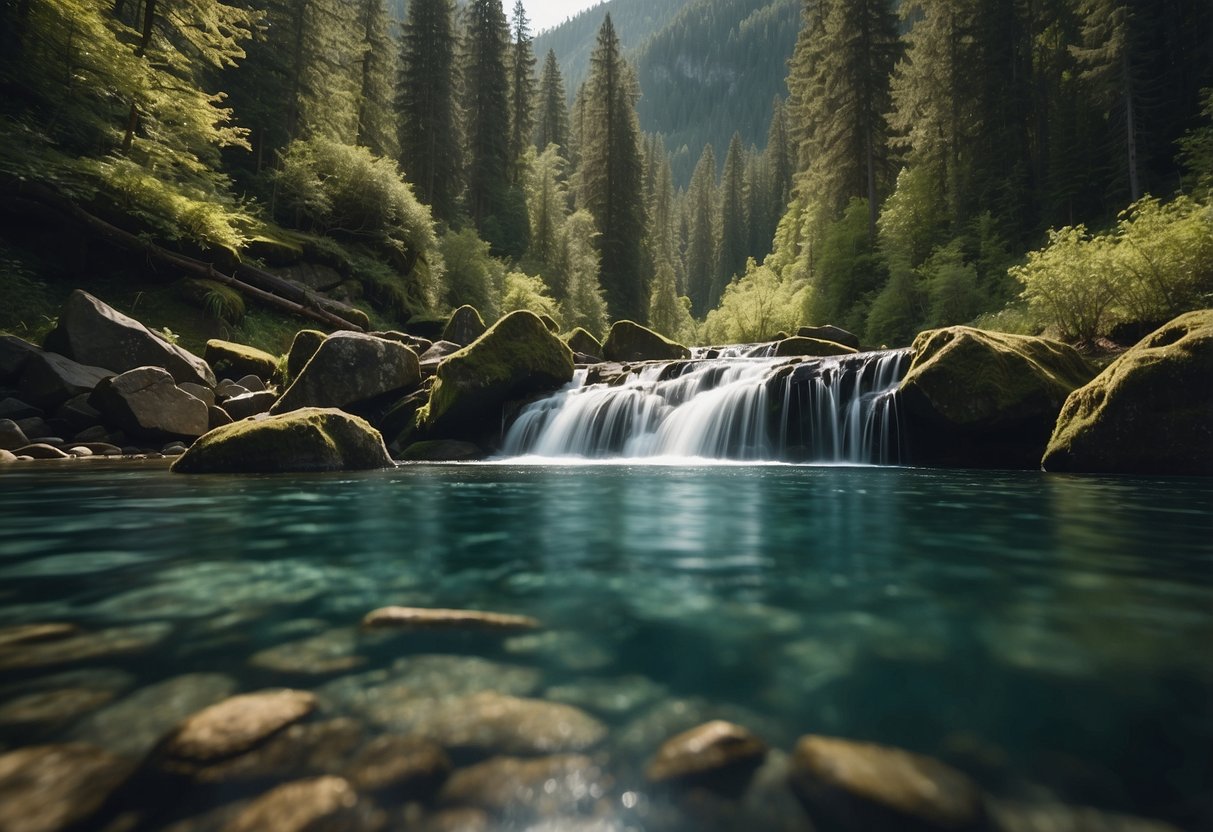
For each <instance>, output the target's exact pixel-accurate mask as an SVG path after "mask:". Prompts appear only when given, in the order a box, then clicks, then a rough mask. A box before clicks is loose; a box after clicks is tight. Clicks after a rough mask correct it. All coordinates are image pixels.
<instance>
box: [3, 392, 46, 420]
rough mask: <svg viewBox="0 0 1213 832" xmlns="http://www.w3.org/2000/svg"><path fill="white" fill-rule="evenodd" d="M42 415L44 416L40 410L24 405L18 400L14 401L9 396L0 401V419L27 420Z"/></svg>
mask: <svg viewBox="0 0 1213 832" xmlns="http://www.w3.org/2000/svg"><path fill="white" fill-rule="evenodd" d="M44 415H46V414H45V413H44V412H43V411H42V408H39V407H34V406H33V405H32V404H26V403H25V402H23V401H21V400H20V399H14V398H12V397H11V396H10V397H9V398H7V399H4V400H3V401H0V419H28V418H30V417H31V416H44Z"/></svg>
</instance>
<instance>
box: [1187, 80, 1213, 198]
mask: <svg viewBox="0 0 1213 832" xmlns="http://www.w3.org/2000/svg"><path fill="white" fill-rule="evenodd" d="M1200 114H1201V116H1202V117H1203V119H1204V124H1202V125H1201V126H1200V127H1197V128H1194V129H1192V130H1189V131H1188V132H1187V134H1185V135H1184V137H1183V138H1182V139H1181V140H1180V142H1179V148H1180V154H1179V157H1180V159H1181V160H1182V161H1183V163H1184V167H1186V168H1187V169H1188V176H1189V177H1191V181H1190V182H1189V183H1187V188H1188V191H1190V192H1192V193H1201V192H1204V193H1205V194H1209V195H1213V87H1206V88H1205V89H1204V90H1203V91H1202V93H1201V109H1200Z"/></svg>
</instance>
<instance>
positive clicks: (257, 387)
mask: <svg viewBox="0 0 1213 832" xmlns="http://www.w3.org/2000/svg"><path fill="white" fill-rule="evenodd" d="M236 383H237V384H239V385H240V386H241V387H243V388H244V389H245V390H247V391H249V392H250V393H264V392H265V391H266V390H269V387H267V386H266V384H265V381H264V380H263V379H262V378H261V377H260V376H254V375H247V376H241V377H240V378H238V379H236Z"/></svg>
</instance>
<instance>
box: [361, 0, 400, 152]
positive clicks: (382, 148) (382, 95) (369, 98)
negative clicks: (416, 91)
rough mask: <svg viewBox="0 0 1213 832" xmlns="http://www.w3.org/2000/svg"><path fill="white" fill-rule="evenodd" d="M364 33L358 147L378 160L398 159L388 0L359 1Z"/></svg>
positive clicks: (394, 53) (394, 68) (393, 51)
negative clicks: (369, 151) (365, 148)
mask: <svg viewBox="0 0 1213 832" xmlns="http://www.w3.org/2000/svg"><path fill="white" fill-rule="evenodd" d="M358 16H359V28H360V30H361V32H362V55H361V58H360V64H361V76H362V77H361V83H360V85H359V94H358V139H357V140H358V144H360V145H362V146H364V147H367V148H370V150H371V152H372V153H374V154H376V155H378V156H386V157H388V158H392V159H395V158H397V157H398V156H399V152H400V151H399V149H400V143H399V137H398V136H397V130H396V101H395V98H396V75H397V69H396V58H397V51H398V50H397V49H396V44H395V41H394V40H393V39H392V36H391V19H390V17H389V15H388V9H387V3H386V2H385V0H359V9H358Z"/></svg>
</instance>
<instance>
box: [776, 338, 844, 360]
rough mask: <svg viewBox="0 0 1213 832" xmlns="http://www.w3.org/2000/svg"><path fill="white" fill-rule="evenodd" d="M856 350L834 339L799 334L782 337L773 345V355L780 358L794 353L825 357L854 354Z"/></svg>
mask: <svg viewBox="0 0 1213 832" xmlns="http://www.w3.org/2000/svg"><path fill="white" fill-rule="evenodd" d="M856 352H857V350H856V349H855V348H854V347H848V346H846V345H845V344H840V343H838V342H836V341H824V340H822V339H820V338H808V337H805V336H801V335H793V336H792V337H791V338H784V339H783V340H782V341H780V342H779V343H778V344H776V345H775V355H777V356H779V357H780V358H785V357H790V356H795V355H803V356H813V357H818V358H825V357H827V356H831V355H854V354H855V353H856Z"/></svg>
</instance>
